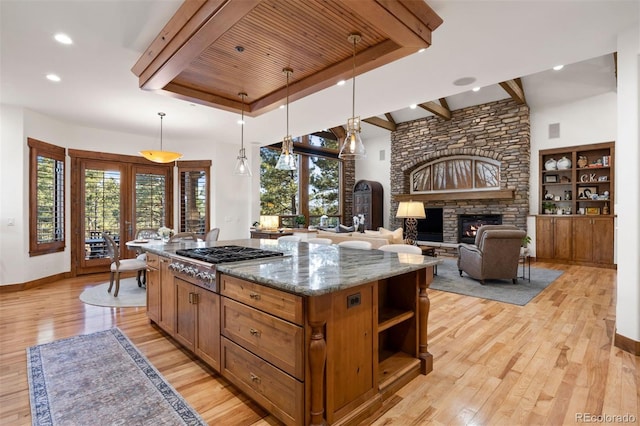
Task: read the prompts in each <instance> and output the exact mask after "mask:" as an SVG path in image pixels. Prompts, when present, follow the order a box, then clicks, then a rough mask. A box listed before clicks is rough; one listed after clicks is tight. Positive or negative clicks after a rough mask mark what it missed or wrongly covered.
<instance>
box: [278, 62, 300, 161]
mask: <svg viewBox="0 0 640 426" xmlns="http://www.w3.org/2000/svg"><path fill="white" fill-rule="evenodd" d="M282 72H283V73H285V74H286V75H287V135H286V136H285V137H284V139H283V140H282V152H281V153H280V157H279V158H278V162H277V163H276V169H278V170H289V171H293V170H295V169H296V156H295V155H294V154H293V138H292V137H291V135H290V134H289V77H291V74H293V70H292V69H291V68H284V69H283V70H282Z"/></svg>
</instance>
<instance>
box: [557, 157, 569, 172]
mask: <svg viewBox="0 0 640 426" xmlns="http://www.w3.org/2000/svg"><path fill="white" fill-rule="evenodd" d="M556 167H557V168H558V170H567V169H570V168H571V160H569V159H568V158H567V157H562V158H561V159H559V160H558V161H557V162H556Z"/></svg>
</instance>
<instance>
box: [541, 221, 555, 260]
mask: <svg viewBox="0 0 640 426" xmlns="http://www.w3.org/2000/svg"><path fill="white" fill-rule="evenodd" d="M554 237H555V236H554V229H553V218H552V217H541V216H538V217H536V257H537V258H539V259H553V246H554V239H555V238H554Z"/></svg>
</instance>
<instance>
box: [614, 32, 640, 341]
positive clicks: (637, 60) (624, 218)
mask: <svg viewBox="0 0 640 426" xmlns="http://www.w3.org/2000/svg"><path fill="white" fill-rule="evenodd" d="M639 114H640V27H638V26H637V25H636V26H635V28H632V29H630V30H629V31H627V32H626V33H624V34H622V35H621V36H620V37H619V38H618V141H617V143H616V158H615V161H616V182H617V184H618V185H617V186H618V188H619V189H616V214H617V215H618V221H617V224H618V230H619V231H620V235H621V238H619V239H618V244H617V254H618V280H617V286H616V291H617V297H616V301H617V303H616V332H617V333H618V334H620V335H622V336H625V337H627V338H629V339H632V340H634V341H635V342H636V343H637V342H639V341H640V149H639V148H638V143H639V142H638V141H640V120H639V119H638V115H639ZM622 235H624V238H622Z"/></svg>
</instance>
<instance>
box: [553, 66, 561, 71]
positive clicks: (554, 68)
mask: <svg viewBox="0 0 640 426" xmlns="http://www.w3.org/2000/svg"><path fill="white" fill-rule="evenodd" d="M562 68H564V65H556V66H555V67H553V70H554V71H560V70H561V69H562Z"/></svg>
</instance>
